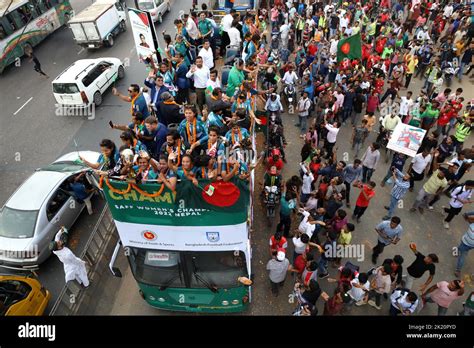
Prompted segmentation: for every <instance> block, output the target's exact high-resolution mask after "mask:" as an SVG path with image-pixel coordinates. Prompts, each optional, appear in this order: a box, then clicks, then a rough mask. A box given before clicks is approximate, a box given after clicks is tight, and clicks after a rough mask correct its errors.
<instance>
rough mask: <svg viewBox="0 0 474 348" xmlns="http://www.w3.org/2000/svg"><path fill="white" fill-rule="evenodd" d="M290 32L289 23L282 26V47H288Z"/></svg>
mask: <svg viewBox="0 0 474 348" xmlns="http://www.w3.org/2000/svg"><path fill="white" fill-rule="evenodd" d="M289 34H290V26H289V25H288V24H283V25H282V26H281V27H280V35H281V43H282V47H288V36H289Z"/></svg>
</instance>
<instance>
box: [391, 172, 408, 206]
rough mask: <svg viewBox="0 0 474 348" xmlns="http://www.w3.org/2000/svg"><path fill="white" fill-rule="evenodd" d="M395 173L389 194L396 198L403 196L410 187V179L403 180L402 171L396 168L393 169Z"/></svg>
mask: <svg viewBox="0 0 474 348" xmlns="http://www.w3.org/2000/svg"><path fill="white" fill-rule="evenodd" d="M395 173H396V176H397V178H396V179H395V183H394V184H393V188H392V192H391V195H392V197H394V198H396V199H401V198H402V197H403V196H405V194H406V193H407V191H408V189H409V188H410V181H409V180H407V181H405V180H403V173H402V172H401V171H399V170H398V169H395Z"/></svg>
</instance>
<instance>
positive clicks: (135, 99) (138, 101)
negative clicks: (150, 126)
mask: <svg viewBox="0 0 474 348" xmlns="http://www.w3.org/2000/svg"><path fill="white" fill-rule="evenodd" d="M112 94H113V95H115V96H117V97H119V98H120V99H122V100H123V101H125V102H128V103H131V106H130V114H131V115H134V114H136V113H138V112H140V113H141V114H142V115H143V117H144V118H146V117H148V116H150V112H149V111H148V105H147V104H146V99H145V97H144V96H143V94H142V93H141V92H140V86H139V85H137V84H131V85H130V87H128V96H126V95H123V94H121V93H120V92H119V91H117V88H115V87H114V88H112Z"/></svg>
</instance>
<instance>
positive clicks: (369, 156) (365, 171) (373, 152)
mask: <svg viewBox="0 0 474 348" xmlns="http://www.w3.org/2000/svg"><path fill="white" fill-rule="evenodd" d="M379 148H380V145H379V144H378V143H372V145H370V146H369V147H368V148H367V150H366V151H365V153H364V155H363V156H362V158H361V161H362V182H363V183H366V182H369V181H370V178H371V177H372V174H373V173H374V171H375V169H376V168H377V164H378V163H379V160H380V151H379Z"/></svg>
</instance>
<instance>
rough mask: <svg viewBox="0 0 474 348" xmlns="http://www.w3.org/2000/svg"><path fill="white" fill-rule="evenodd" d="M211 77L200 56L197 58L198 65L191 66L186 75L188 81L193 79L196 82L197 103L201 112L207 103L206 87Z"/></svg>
mask: <svg viewBox="0 0 474 348" xmlns="http://www.w3.org/2000/svg"><path fill="white" fill-rule="evenodd" d="M210 75H211V74H210V71H209V68H208V67H207V66H205V65H204V62H203V59H202V57H200V56H198V57H197V58H196V65H191V69H189V71H188V73H187V74H186V77H187V78H188V79H189V78H192V79H193V80H194V87H195V88H196V99H197V100H196V102H197V104H198V106H199V109H200V110H202V106H203V105H204V104H205V103H206V87H207V81H208V80H209V77H210Z"/></svg>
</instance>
